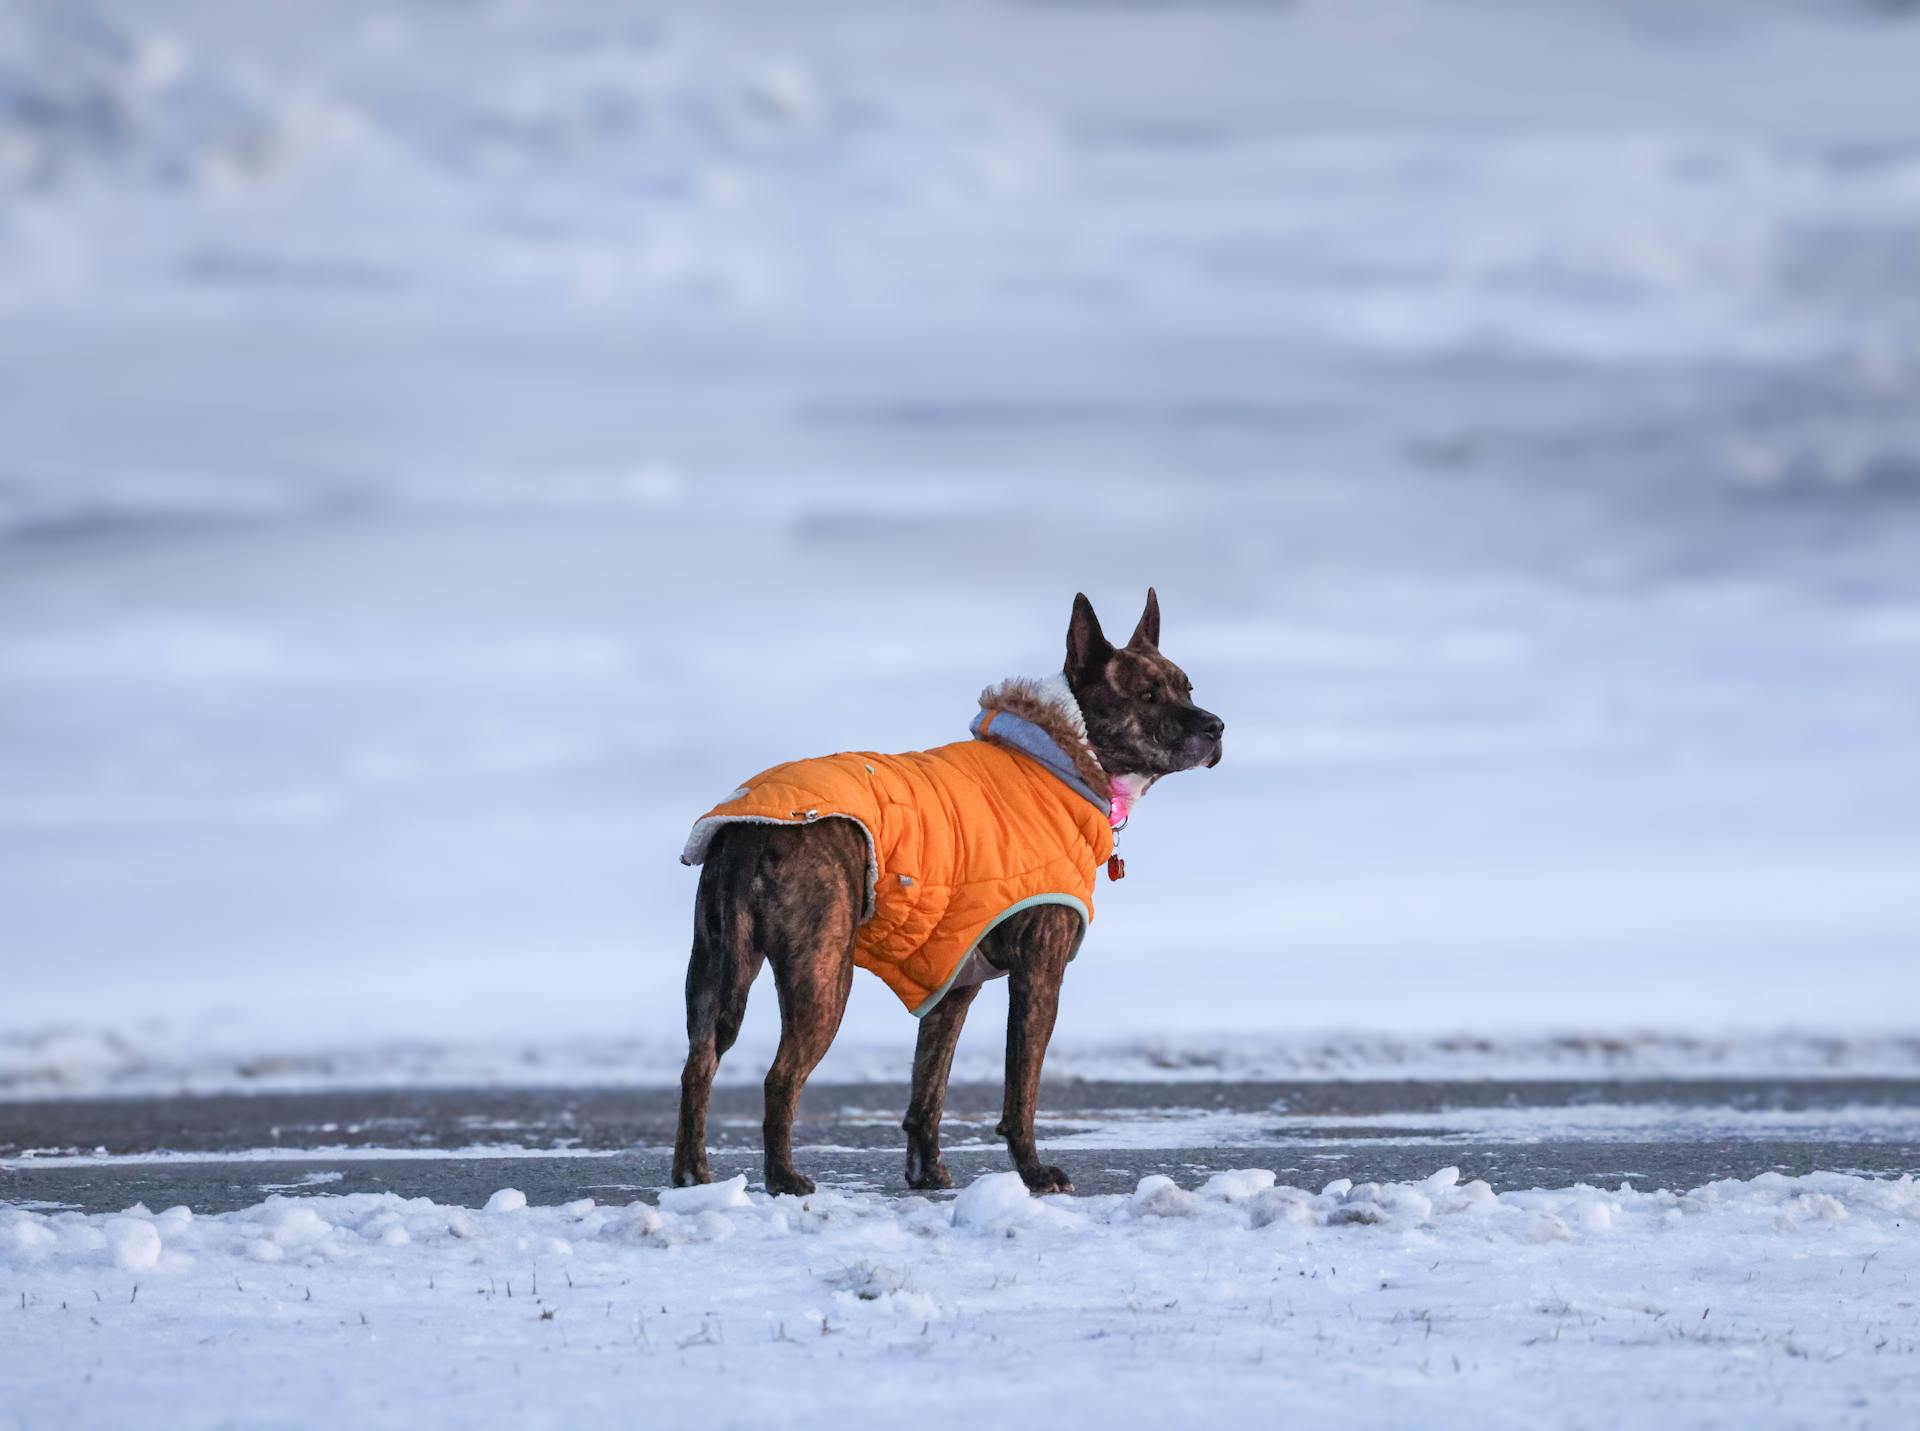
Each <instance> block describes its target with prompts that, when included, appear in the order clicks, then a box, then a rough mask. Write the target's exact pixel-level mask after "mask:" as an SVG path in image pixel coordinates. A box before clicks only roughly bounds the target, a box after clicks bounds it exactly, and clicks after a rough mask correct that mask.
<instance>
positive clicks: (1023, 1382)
mask: <svg viewBox="0 0 1920 1431" xmlns="http://www.w3.org/2000/svg"><path fill="white" fill-rule="evenodd" d="M724 1187H725V1191H724V1192H722V1193H719V1194H716V1195H715V1196H714V1197H712V1198H709V1199H692V1200H685V1199H682V1200H679V1201H678V1205H677V1206H676V1205H673V1204H674V1202H675V1200H674V1199H672V1197H671V1194H663V1195H662V1199H663V1203H666V1204H668V1205H666V1206H662V1207H657V1208H656V1207H652V1206H648V1205H646V1204H644V1203H641V1204H633V1205H630V1206H613V1205H605V1204H598V1203H595V1202H594V1201H592V1200H591V1199H579V1200H576V1201H572V1202H568V1203H566V1204H564V1205H561V1206H525V1205H524V1200H523V1199H521V1198H520V1197H519V1196H518V1195H517V1194H514V1193H513V1190H511V1189H502V1190H501V1192H500V1193H497V1194H495V1196H494V1197H493V1198H491V1199H489V1200H488V1205H487V1206H485V1207H483V1208H480V1209H477V1210H475V1209H464V1208H457V1207H449V1206H445V1205H441V1204H437V1203H434V1202H431V1201H428V1200H426V1199H411V1200H409V1199H403V1198H400V1197H396V1196H392V1195H371V1194H356V1195H351V1196H324V1195H323V1196H314V1197H309V1198H301V1199H288V1198H281V1197H274V1198H269V1199H268V1200H267V1201H265V1202H263V1203H260V1204H258V1205H257V1206H253V1207H249V1208H245V1209H243V1210H240V1211H236V1212H230V1213H223V1214H218V1215H210V1216H194V1215H192V1214H191V1213H190V1212H188V1211H187V1210H186V1209H184V1208H182V1209H171V1210H168V1211H166V1212H163V1213H159V1214H154V1213H151V1212H149V1211H148V1210H147V1209H146V1208H143V1207H133V1208H129V1209H127V1210H126V1211H124V1212H121V1213H117V1214H112V1215H107V1216H86V1215H82V1214H78V1213H70V1212H53V1213H41V1212H33V1211H27V1210H22V1209H14V1208H0V1299H3V1300H4V1304H5V1305H6V1307H7V1309H8V1310H7V1313H6V1315H7V1318H8V1331H7V1347H8V1395H9V1403H8V1409H9V1411H11V1412H12V1413H13V1414H14V1415H15V1416H16V1417H18V1418H20V1419H22V1420H23V1421H25V1422H26V1423H27V1424H40V1423H43V1422H60V1423H62V1424H77V1425H107V1424H115V1423H125V1422H126V1421H128V1420H130V1419H137V1418H138V1417H139V1416H140V1415H142V1414H143V1413H144V1411H145V1410H147V1409H150V1408H151V1406H152V1405H154V1404H156V1401H155V1398H156V1397H157V1398H161V1399H162V1401H161V1404H166V1405H167V1406H168V1408H169V1417H170V1419H173V1420H174V1421H175V1423H176V1424H180V1425H186V1426H194V1425H216V1424H224V1420H225V1418H229V1417H230V1416H231V1414H232V1408H235V1407H245V1408H246V1409H247V1415H248V1416H249V1417H250V1418H253V1419H258V1420H262V1421H270V1422H274V1423H276V1424H293V1425H305V1424H314V1423H315V1420H316V1417H317V1416H319V1415H324V1416H325V1418H326V1419H327V1420H328V1421H330V1422H336V1423H337V1422H339V1421H341V1420H350V1421H353V1422H356V1423H360V1422H369V1423H374V1424H399V1423H401V1422H405V1423H406V1424H409V1425H452V1424H462V1423H466V1424H470V1423H472V1422H473V1421H475V1420H481V1419H484V1420H489V1421H496V1422H497V1421H500V1420H502V1419H512V1420H515V1421H518V1422H521V1423H530V1424H561V1423H564V1422H567V1421H569V1420H577V1419H578V1418H582V1417H586V1418H589V1419H593V1420H598V1421H614V1422H623V1423H633V1424H640V1423H646V1424H673V1423H682V1422H691V1421H701V1422H705V1423H711V1422H713V1421H716V1420H718V1421H723V1422H727V1421H741V1422H751V1423H753V1424H774V1425H800V1424H819V1423H820V1421H821V1420H822V1419H830V1418H836V1417H842V1416H851V1415H855V1414H858V1413H859V1411H860V1409H861V1408H868V1409H870V1408H872V1407H874V1406H894V1407H899V1406H905V1405H910V1404H913V1405H918V1404H926V1405H933V1406H937V1407H938V1408H939V1410H940V1414H941V1416H942V1417H943V1418H949V1419H952V1420H954V1421H956V1422H960V1421H968V1420H985V1419H986V1418H988V1417H1000V1418H1003V1419H1004V1418H1007V1417H1014V1418H1016V1419H1017V1417H1018V1415H1019V1408H1020V1407H1023V1406H1025V1407H1031V1406H1033V1405H1035V1404H1045V1405H1047V1406H1049V1407H1050V1408H1051V1415H1052V1416H1053V1418H1054V1419H1056V1420H1061V1421H1065V1422H1072V1423H1085V1424H1102V1425H1116V1426H1134V1425H1139V1426H1146V1425H1165V1424H1168V1422H1169V1421H1170V1420H1176V1419H1192V1418H1194V1417H1196V1416H1202V1415H1205V1416H1218V1417H1221V1418H1231V1417H1247V1416H1254V1415H1262V1414H1265V1413H1266V1412H1267V1411H1270V1409H1271V1407H1272V1406H1273V1405H1274V1404H1275V1403H1276V1399H1278V1400H1282V1401H1284V1403H1285V1404H1286V1405H1287V1406H1288V1408H1289V1414H1290V1415H1292V1416H1295V1417H1298V1418H1301V1419H1306V1418H1321V1417H1325V1418H1332V1417H1335V1416H1338V1417H1340V1418H1341V1419H1342V1420H1343V1421H1345V1422H1348V1423H1354V1422H1357V1423H1360V1424H1377V1423H1382V1422H1392V1423H1396V1424H1408V1423H1416V1424H1420V1425H1435V1426H1454V1425H1458V1426H1483V1425H1488V1424H1495V1425H1509V1424H1511V1425H1523V1424H1540V1423H1543V1422H1562V1421H1565V1420H1567V1419H1569V1417H1572V1418H1573V1419H1577V1420H1579V1421H1582V1422H1584V1423H1588V1424H1619V1423H1623V1422H1641V1423H1644V1422H1646V1421H1649V1420H1658V1421H1660V1422H1662V1423H1663V1424H1693V1423H1699V1422H1714V1423H1717V1424H1729V1423H1733V1424H1741V1425H1754V1426H1771V1425H1782V1426H1785V1425H1795V1424H1813V1423H1819V1424H1836V1423H1846V1422H1858V1421H1865V1422H1878V1423H1881V1424H1891V1423H1894V1422H1897V1421H1899V1420H1901V1419H1903V1418H1904V1417H1906V1416H1909V1415H1910V1414H1911V1412H1912V1410H1913V1408H1914V1407H1915V1406H1916V1405H1920V1338H1916V1337H1915V1334H1914V1321H1913V1301H1914V1297H1915V1295H1916V1282H1915V1279H1916V1275H1920V1238H1917V1237H1916V1223H1915V1219H1916V1218H1920V1185H1917V1184H1916V1183H1915V1182H1914V1180H1913V1179H1911V1178H1902V1179H1899V1180H1898V1181H1874V1180H1868V1179H1862V1178H1856V1177H1848V1176H1844V1175H1840V1174H1833V1173H1819V1174H1814V1175H1811V1176H1807V1177H1784V1176H1780V1175H1777V1174H1768V1175H1765V1176H1763V1177H1759V1178H1756V1179H1753V1180H1752V1181H1749V1182H1718V1183H1712V1184H1709V1185H1707V1186H1705V1187H1700V1188H1695V1189H1692V1190H1689V1191H1685V1192H1669V1191H1658V1192H1634V1191H1629V1190H1627V1189H1625V1188H1622V1189H1619V1190H1607V1189H1603V1188H1594V1187H1585V1186H1581V1187H1572V1188H1560V1189H1551V1190H1534V1191H1525V1192H1521V1191H1515V1192H1506V1193H1499V1194H1496V1193H1494V1192H1493V1191H1492V1190H1491V1189H1489V1188H1488V1187H1487V1186H1486V1185H1485V1184H1484V1183H1480V1182H1462V1181H1461V1180H1460V1178H1459V1175H1458V1173H1457V1172H1455V1171H1454V1170H1452V1169H1441V1170H1440V1171H1438V1172H1436V1173H1435V1174H1434V1175H1433V1176H1432V1177H1429V1178H1426V1179H1424V1180H1422V1181H1420V1182H1417V1183H1388V1184H1378V1183H1367V1182H1362V1183H1357V1184H1355V1183H1350V1182H1348V1181H1347V1180H1344V1179H1343V1180H1341V1181H1340V1182H1336V1183H1334V1184H1331V1185H1329V1186H1328V1187H1326V1188H1324V1189H1321V1190H1318V1191H1314V1190H1311V1189H1302V1188H1295V1187H1287V1186H1276V1185H1274V1184H1273V1178H1272V1174H1271V1173H1266V1172H1263V1171H1262V1170H1259V1169H1247V1170H1244V1171H1239V1172H1234V1173H1228V1174H1222V1175H1219V1176H1217V1177H1215V1178H1214V1179H1212V1180H1210V1181H1209V1182H1208V1183H1206V1184H1203V1185H1201V1186H1200V1187H1198V1188H1181V1187H1179V1186H1177V1185H1176V1184H1174V1183H1173V1182H1172V1181H1171V1180H1168V1179H1165V1178H1159V1177H1155V1178H1147V1179H1144V1180H1143V1181H1142V1183H1141V1186H1140V1187H1139V1189H1138V1190H1137V1191H1136V1192H1134V1193H1133V1194H1130V1195H1123V1196H1113V1197H1092V1198H1033V1197H1030V1196H1028V1195H1027V1193H1026V1190H1025V1188H1024V1187H1022V1186H1021V1185H1020V1183H1019V1180H1018V1178H1017V1177H1015V1176H1014V1175H1013V1174H1011V1173H997V1174H992V1175H989V1176H986V1177H983V1178H981V1179H980V1180H978V1181H977V1182H975V1183H973V1184H972V1185H971V1186H969V1187H967V1188H966V1189H964V1190H963V1191H962V1192H961V1193H960V1194H959V1195H958V1196H957V1197H954V1198H952V1199H950V1200H941V1201H930V1200H928V1199H925V1198H919V1197H910V1198H905V1199H897V1200H896V1199H889V1198H885V1197H881V1196H877V1195H871V1194H862V1193H838V1192H823V1193H816V1194H814V1195H812V1196H809V1197H806V1198H794V1197H781V1198H769V1197H767V1196H765V1195H764V1194H760V1193H757V1192H747V1191H744V1190H742V1189H740V1188H738V1187H736V1186H734V1185H731V1184H729V1185H724ZM210 1384H211V1385H213V1386H216V1387H217V1389H218V1395H217V1396H213V1397H210V1396H208V1395H207V1394H206V1391H207V1387H208V1386H209V1385H210ZM188 1389H191V1390H192V1391H193V1392H194V1394H193V1395H182V1393H183V1392H185V1391H187V1390H188Z"/></svg>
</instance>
